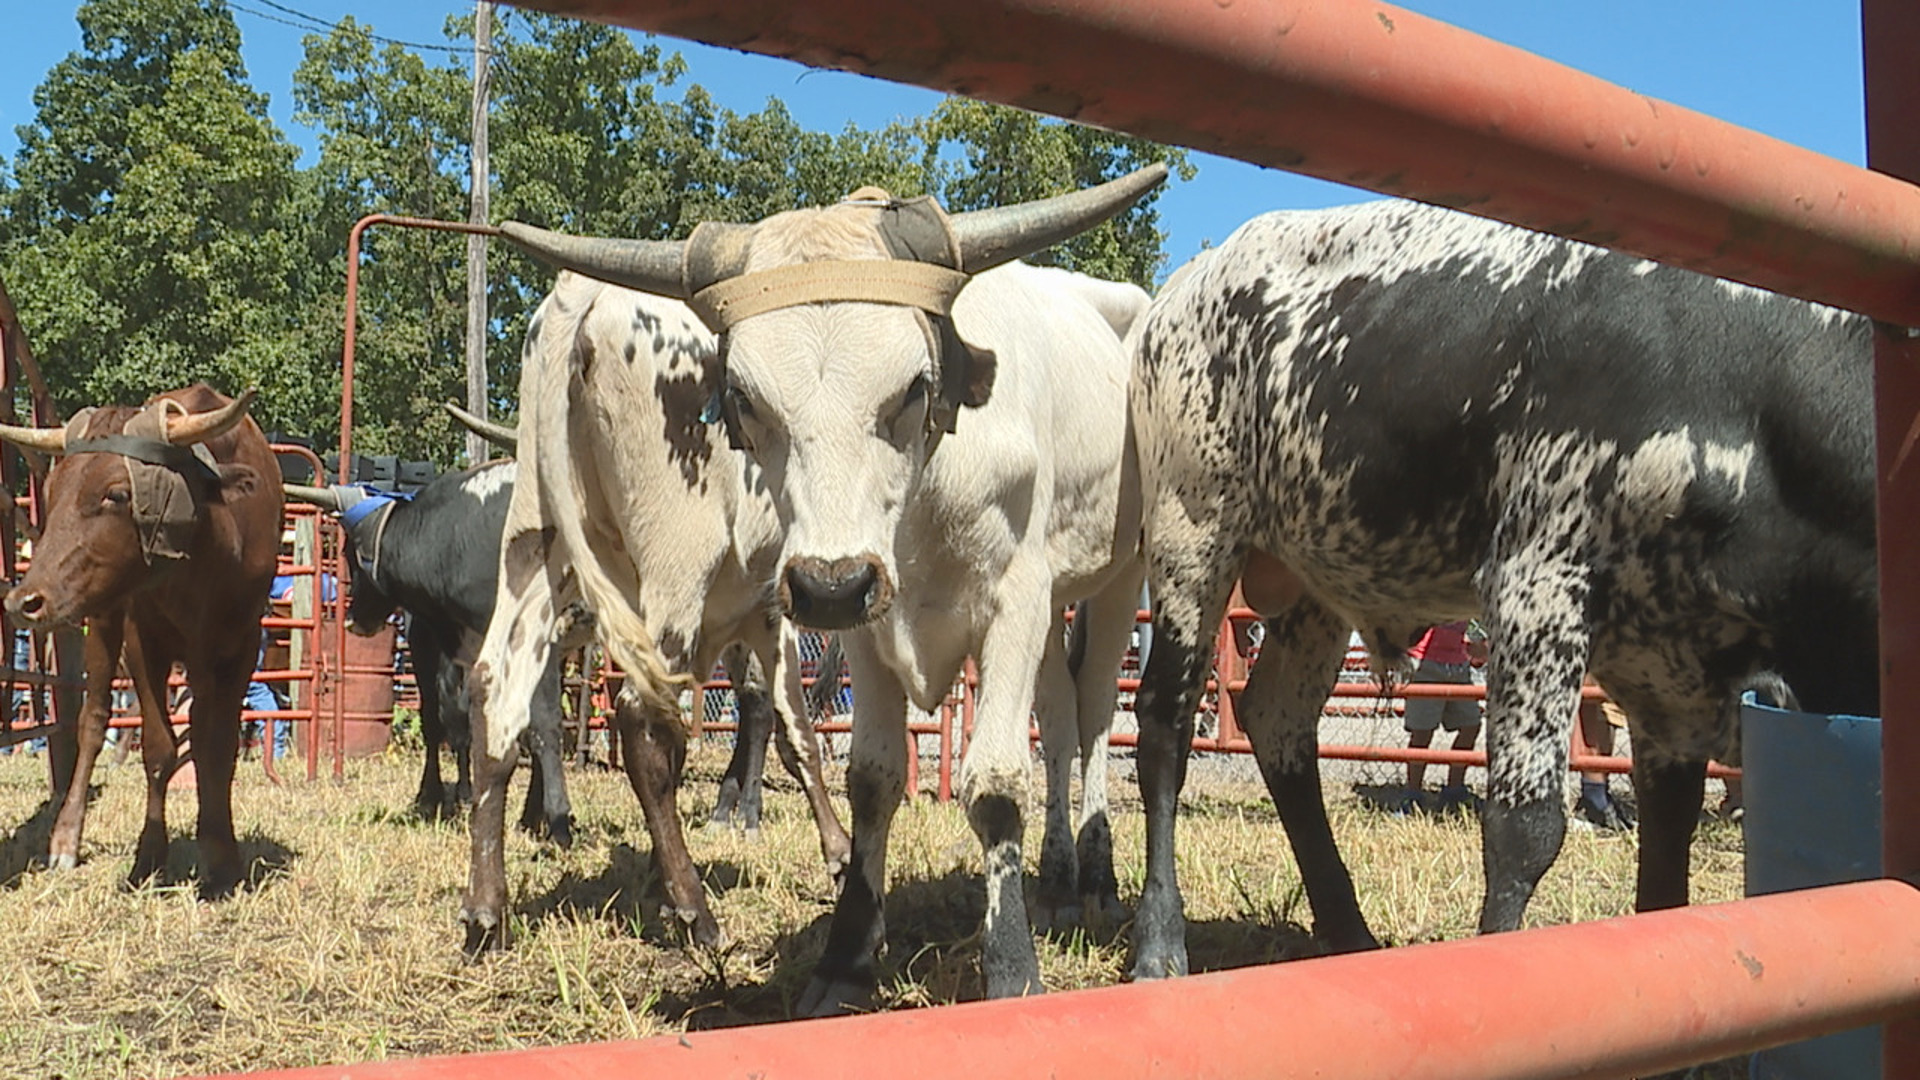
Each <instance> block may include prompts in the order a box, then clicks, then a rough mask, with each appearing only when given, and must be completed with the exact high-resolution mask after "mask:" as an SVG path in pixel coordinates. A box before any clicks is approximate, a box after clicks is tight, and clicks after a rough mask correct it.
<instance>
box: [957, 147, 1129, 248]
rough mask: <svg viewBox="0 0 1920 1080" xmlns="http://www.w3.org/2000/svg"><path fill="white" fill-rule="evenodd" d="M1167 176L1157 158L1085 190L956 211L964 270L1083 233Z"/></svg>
mask: <svg viewBox="0 0 1920 1080" xmlns="http://www.w3.org/2000/svg"><path fill="white" fill-rule="evenodd" d="M1166 178H1167V166H1166V164H1165V163H1163V162H1158V161H1156V162H1154V163H1153V164H1151V165H1148V166H1146V167H1145V168H1141V169H1135V170H1134V171H1132V172H1130V173H1128V174H1127V175H1125V176H1122V177H1120V178H1119V179H1117V180H1109V181H1107V182H1106V183H1104V184H1101V185H1099V186H1098V187H1090V188H1087V189H1086V190H1084V191H1072V192H1068V193H1067V194H1065V195H1055V196H1053V197H1052V198H1048V199H1036V200H1034V201H1033V202H1024V203H1016V204H1014V205H1013V206H997V207H994V208H992V209H990V210H969V211H967V212H966V213H962V214H954V215H953V216H952V217H950V218H949V219H948V221H949V222H951V224H952V228H953V240H954V244H955V245H956V246H957V247H958V248H959V249H960V269H961V270H964V271H966V272H967V273H969V274H978V273H980V272H981V271H983V270H991V269H993V268H994V267H996V266H999V265H1000V264H1002V263H1009V262H1012V261H1013V260H1015V259H1019V258H1024V257H1025V256H1028V255H1031V254H1033V253H1034V252H1036V251H1040V250H1042V249H1043V248H1050V247H1052V246H1053V245H1055V244H1057V243H1059V242H1061V241H1062V240H1067V239H1070V238H1072V237H1074V236H1078V235H1079V234H1081V233H1083V232H1085V231H1087V230H1088V229H1091V228H1093V227H1094V226H1095V225H1098V224H1100V223H1101V222H1103V221H1105V220H1107V219H1108V218H1110V217H1113V216H1114V215H1115V214H1118V213H1120V212H1121V211H1122V210H1125V209H1126V208H1127V207H1129V206H1132V205H1133V204H1134V203H1135V202H1137V201H1139V199H1140V198H1141V197H1142V196H1144V195H1146V193H1147V192H1149V191H1152V190H1153V189H1154V188H1155V187H1157V186H1159V184H1160V183H1161V182H1162V181H1164V180H1165V179H1166Z"/></svg>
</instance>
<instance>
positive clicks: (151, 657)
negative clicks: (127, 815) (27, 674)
mask: <svg viewBox="0 0 1920 1080" xmlns="http://www.w3.org/2000/svg"><path fill="white" fill-rule="evenodd" d="M125 650H126V660H127V671H128V673H130V674H131V675H132V676H133V693H134V697H135V698H136V699H138V701H139V702H140V762H141V768H142V769H143V770H144V771H145V772H146V774H147V817H146V822H145V823H144V824H143V825H142V826H141V828H140V842H139V845H138V846H137V847H136V848H135V849H134V854H133V869H131V870H130V871H128V872H127V883H128V884H129V885H139V884H141V883H142V882H145V881H147V880H148V879H150V878H152V877H153V876H154V875H155V874H157V873H159V872H160V871H161V869H162V868H164V867H165V866H166V865H167V782H168V781H170V780H172V779H173V770H174V767H175V766H176V765H177V764H178V763H179V760H180V748H179V743H178V742H177V741H176V740H175V739H174V736H173V722H172V721H173V718H172V716H171V715H169V714H168V712H167V676H168V675H169V674H171V673H172V671H173V657H172V656H171V655H170V654H169V653H168V652H167V651H166V650H165V649H164V648H162V647H160V646H158V645H153V646H149V645H148V643H147V642H146V640H145V639H144V637H143V635H141V633H140V631H139V629H138V628H137V627H134V626H131V625H129V626H128V627H127V634H126V641H125Z"/></svg>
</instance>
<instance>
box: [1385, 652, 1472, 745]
mask: <svg viewBox="0 0 1920 1080" xmlns="http://www.w3.org/2000/svg"><path fill="white" fill-rule="evenodd" d="M1413 681H1414V682H1417V683H1456V684H1459V685H1462V686H1466V685H1471V684H1472V683H1473V666H1472V665H1471V664H1433V663H1428V662H1427V661H1425V660H1422V661H1420V663H1419V664H1418V666H1416V667H1415V668H1414V669H1413ZM1404 723H1405V725H1406V729H1407V730H1408V731H1432V730H1433V729H1434V728H1439V727H1444V728H1446V729H1447V730H1448V731H1461V730H1463V729H1465V728H1470V727H1479V726H1480V703H1479V702H1478V701H1476V700H1474V699H1473V698H1427V697H1410V698H1408V699H1407V712H1406V717H1405V720H1404Z"/></svg>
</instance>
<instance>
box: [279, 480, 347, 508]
mask: <svg viewBox="0 0 1920 1080" xmlns="http://www.w3.org/2000/svg"><path fill="white" fill-rule="evenodd" d="M280 489H281V490H282V491H285V492H286V493H287V496H288V497H289V498H294V499H299V500H300V501H301V502H303V503H310V504H312V505H314V506H317V507H319V508H320V509H322V510H328V511H332V512H333V513H336V514H337V513H339V512H340V493H339V492H337V491H335V490H333V489H332V488H323V487H308V486H307V485H305V484H281V485H280Z"/></svg>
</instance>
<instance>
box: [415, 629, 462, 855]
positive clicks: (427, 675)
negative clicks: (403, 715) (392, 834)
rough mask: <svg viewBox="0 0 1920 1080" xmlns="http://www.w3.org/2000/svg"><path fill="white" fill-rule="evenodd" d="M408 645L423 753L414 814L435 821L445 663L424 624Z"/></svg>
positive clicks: (440, 789)
mask: <svg viewBox="0 0 1920 1080" xmlns="http://www.w3.org/2000/svg"><path fill="white" fill-rule="evenodd" d="M407 644H408V645H409V646H411V647H412V650H413V674H414V683H415V685H416V686H418V687H419V688H420V741H421V742H422V743H423V744H425V750H426V753H425V754H424V755H423V756H422V760H421V762H420V788H419V790H418V791H416V792H415V793H414V796H413V812H414V814H415V816H417V817H419V818H420V820H422V821H438V820H440V818H441V817H442V816H443V815H444V814H445V813H446V805H447V804H446V798H447V788H446V783H445V782H444V781H443V780H442V779H441V778H440V747H441V745H442V744H443V743H445V742H446V741H447V716H446V712H447V710H448V704H447V700H446V698H445V697H444V696H443V695H444V694H445V686H444V683H445V670H446V666H447V661H446V659H445V657H444V656H443V650H442V648H441V646H440V642H439V641H438V639H436V638H435V637H434V635H433V634H432V633H431V632H430V631H428V630H427V628H426V626H425V624H424V623H420V624H416V625H415V626H414V627H413V632H412V634H411V636H410V638H409V640H408V642H407ZM465 720H466V718H465V717H464V716H463V717H461V718H460V721H461V722H462V723H464V722H465ZM462 771H463V772H464V771H465V770H464V768H463V770H462Z"/></svg>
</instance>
